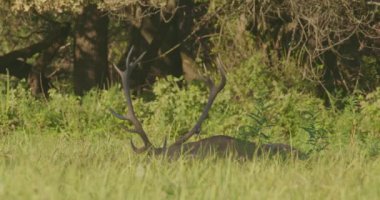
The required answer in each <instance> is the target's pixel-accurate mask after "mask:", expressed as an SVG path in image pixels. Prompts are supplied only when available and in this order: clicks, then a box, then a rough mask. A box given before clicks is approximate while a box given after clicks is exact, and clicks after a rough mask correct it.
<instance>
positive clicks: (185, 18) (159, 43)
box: [0, 0, 380, 105]
mask: <svg viewBox="0 0 380 200" xmlns="http://www.w3.org/2000/svg"><path fill="white" fill-rule="evenodd" d="M0 15H1V16H0V17H1V18H2V20H1V22H0V23H1V24H0V26H1V29H0V35H1V38H2V39H1V41H0V42H1V47H2V48H1V49H0V55H1V56H0V73H2V74H9V75H10V76H12V77H17V78H19V79H26V80H27V83H28V85H29V88H30V89H31V91H32V94H33V95H35V96H45V97H47V96H48V90H49V89H50V88H51V87H57V88H61V89H62V87H64V86H66V91H70V90H71V91H74V92H75V94H77V95H83V94H84V93H86V92H87V91H89V90H90V89H92V88H94V87H97V88H108V87H109V86H111V85H112V84H114V83H115V75H114V72H113V70H112V65H113V64H116V65H117V66H120V67H123V65H124V60H125V57H126V53H127V52H128V50H129V49H130V48H131V46H135V47H136V49H137V51H135V54H136V55H139V54H140V53H142V52H144V51H146V52H147V54H146V56H144V59H143V61H142V64H141V67H139V69H137V70H135V71H134V74H133V77H132V78H133V83H132V85H133V87H134V88H135V89H137V90H138V91H142V90H144V89H149V88H151V85H152V84H153V82H154V81H155V80H156V77H165V76H167V75H173V76H175V77H181V76H183V77H184V78H185V80H188V81H190V80H194V79H197V78H199V74H200V73H204V70H205V69H206V70H211V71H212V69H213V67H212V66H213V62H214V60H215V57H216V56H221V57H222V58H223V62H225V65H226V66H227V68H229V70H233V69H234V68H236V67H238V66H239V65H241V63H242V62H244V61H245V60H247V59H248V58H250V57H251V56H253V55H255V54H257V53H263V54H265V57H264V58H263V62H265V63H266V64H267V65H268V67H269V68H270V72H271V75H270V76H272V77H273V78H275V79H280V80H282V81H284V82H286V83H287V85H286V87H289V88H290V87H295V88H297V89H299V90H303V91H308V92H311V93H313V94H314V95H316V96H318V97H320V98H323V99H324V100H325V101H326V105H330V104H331V103H332V102H331V101H332V99H331V98H332V96H334V97H344V96H347V95H351V94H354V93H364V94H365V93H368V92H371V91H374V90H375V89H376V87H378V86H379V84H380V81H379V80H380V79H379V74H380V49H379V48H380V11H379V3H378V2H376V1H367V0H357V1H349V0H325V1H319V0H316V1H307V2H306V1H301V0H279V1H266V0H263V1H240V0H231V1H219V0H212V1H200V0H198V1H197V0H195V1H182V0H166V1H159V0H157V1H112V0H103V1H77V0H75V1H73V0H64V1H59V2H54V1H44V0H16V1H9V0H8V1H7V0H6V1H3V3H2V6H1V8H0ZM252 67H255V66H252ZM67 86H68V87H67ZM67 89H68V90H67Z"/></svg>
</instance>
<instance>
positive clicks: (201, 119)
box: [171, 57, 227, 146]
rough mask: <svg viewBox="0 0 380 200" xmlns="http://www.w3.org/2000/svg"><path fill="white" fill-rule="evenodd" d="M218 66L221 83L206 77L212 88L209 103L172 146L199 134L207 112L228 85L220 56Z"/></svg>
mask: <svg viewBox="0 0 380 200" xmlns="http://www.w3.org/2000/svg"><path fill="white" fill-rule="evenodd" d="M217 67H218V70H219V73H220V75H221V77H222V78H221V81H220V83H219V85H217V86H216V85H215V83H214V81H212V80H211V79H210V78H209V77H207V78H204V79H206V83H207V84H208V86H209V88H210V94H209V97H208V101H207V104H206V105H205V107H204V108H203V111H202V114H201V116H200V117H199V119H198V121H197V123H195V125H194V126H193V128H192V129H191V130H190V131H189V132H187V133H186V134H185V135H183V136H181V137H180V138H178V139H177V140H176V141H175V142H174V143H173V144H172V145H171V146H176V145H181V144H183V143H184V142H186V141H187V140H188V139H189V138H191V136H193V135H194V134H196V133H197V134H198V133H199V132H200V131H201V126H202V123H203V122H204V121H205V120H206V118H207V114H208V112H209V110H210V109H211V106H212V104H213V103H214V100H215V98H216V96H217V95H218V93H219V92H220V91H221V90H222V89H223V88H224V86H225V85H226V82H227V78H226V72H225V71H224V68H223V64H222V61H221V60H220V58H219V57H218V58H217Z"/></svg>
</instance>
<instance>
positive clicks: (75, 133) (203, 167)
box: [0, 56, 380, 200]
mask: <svg viewBox="0 0 380 200" xmlns="http://www.w3.org/2000/svg"><path fill="white" fill-rule="evenodd" d="M260 60H261V58H260V57H259V56H255V57H252V58H251V59H248V60H247V61H246V62H244V63H243V64H242V65H241V66H239V67H236V68H233V69H231V70H230V71H229V72H228V83H227V86H226V88H225V89H224V90H223V91H222V93H221V94H220V95H219V96H218V98H217V100H216V102H215V103H214V105H213V107H212V109H211V111H210V115H209V118H208V120H207V121H206V122H205V123H204V126H203V127H202V133H201V135H200V136H199V137H200V138H204V137H207V136H211V135H216V134H225V135H230V136H234V137H238V138H241V139H245V140H250V141H254V142H257V143H267V142H283V143H286V144H291V145H292V146H294V147H296V148H298V149H300V150H301V151H303V152H305V153H307V154H308V159H306V160H283V159H278V158H266V157H263V158H255V159H253V160H251V161H246V162H241V161H236V160H234V159H232V158H230V159H228V158H226V159H218V158H214V157H210V158H207V159H203V160H197V159H193V160H191V159H187V158H181V159H179V160H175V161H168V160H166V159H164V158H162V157H149V156H145V155H137V154H135V153H134V152H133V151H132V150H131V147H130V143H129V140H130V139H132V138H133V141H134V142H135V143H137V144H141V143H139V142H141V141H139V138H137V137H132V135H131V134H128V133H126V132H125V131H124V130H123V129H122V128H121V127H120V126H119V125H120V124H121V123H122V122H120V121H119V120H118V119H115V118H114V117H113V116H112V115H111V114H110V113H109V112H108V108H111V107H112V108H113V109H115V110H117V111H119V112H122V111H125V108H126V106H125V102H124V97H123V95H122V93H121V90H120V85H115V86H113V87H112V88H110V89H109V90H102V91H101V90H93V91H91V92H90V93H88V94H87V95H85V96H83V97H77V96H74V95H73V94H72V93H70V92H65V90H64V89H60V88H59V87H64V86H59V87H58V88H57V89H55V90H54V89H52V90H51V91H50V98H49V99H48V100H46V99H38V100H36V99H35V98H34V97H32V96H31V95H30V94H29V91H28V90H27V89H25V88H26V87H25V85H26V83H23V82H19V81H17V82H15V81H14V80H12V79H10V78H8V77H3V78H2V80H1V82H0V84H1V85H0V92H1V93H0V95H1V96H0V103H1V104H0V108H1V110H0V199H81V200H82V199H379V197H380V190H379V189H378V186H379V185H380V158H379V152H380V139H379V136H380V124H379V123H378V122H379V119H380V90H377V91H375V92H373V93H370V94H367V95H364V94H361V93H360V92H358V93H357V94H354V95H351V96H348V97H344V98H340V97H333V96H331V97H330V98H331V100H332V101H331V102H335V101H336V102H340V103H343V104H344V107H339V108H337V106H335V105H334V104H332V105H331V106H329V107H326V105H325V104H324V102H323V100H321V99H319V98H317V97H315V96H314V95H313V92H312V91H310V88H311V86H310V87H309V86H308V85H307V84H305V83H304V82H302V81H298V82H297V81H293V82H292V81H291V80H281V79H276V78H273V77H275V76H273V73H274V72H273V71H271V69H270V68H268V67H267V66H266V65H265V64H263V63H262V62H260ZM253 66H254V67H253ZM252 69H253V70H252ZM215 77H217V76H215ZM295 80H300V79H295ZM180 82H183V80H182V79H177V78H172V77H169V78H167V79H165V80H164V79H162V80H158V81H157V83H156V84H155V85H154V87H153V92H152V93H151V94H146V95H141V96H139V97H135V98H134V104H135V108H136V112H137V115H138V116H139V118H140V119H142V121H143V124H144V128H145V130H146V131H147V133H148V135H149V136H150V138H151V139H152V140H153V143H154V144H156V145H159V144H161V143H162V141H163V139H164V138H165V136H168V137H169V142H170V141H173V140H174V138H176V137H178V135H179V134H181V133H184V132H186V131H187V130H188V129H189V128H190V127H191V126H192V124H193V123H195V120H196V119H197V117H198V115H199V113H200V111H201V109H202V106H203V104H204V103H205V101H206V100H207V94H208V91H207V87H206V86H204V84H203V83H201V82H194V83H191V84H189V85H186V86H184V87H180V86H179V85H181V84H178V83H180ZM289 83H291V84H292V87H288V85H289ZM62 85H64V84H62ZM196 139H197V138H194V139H193V140H196Z"/></svg>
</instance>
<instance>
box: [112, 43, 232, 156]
mask: <svg viewBox="0 0 380 200" xmlns="http://www.w3.org/2000/svg"><path fill="white" fill-rule="evenodd" d="M132 52H133V46H132V47H131V49H130V51H129V52H128V55H127V58H126V63H125V65H126V69H125V70H121V69H119V68H118V67H117V66H115V65H114V68H115V69H116V71H117V72H118V74H119V75H120V77H121V81H122V85H123V90H124V95H125V99H126V102H127V109H128V111H127V114H125V115H121V114H118V113H116V112H115V111H114V110H113V109H110V111H111V113H112V114H113V115H114V116H115V117H117V118H119V119H121V120H125V121H129V122H130V123H132V125H133V127H134V128H133V129H129V128H127V127H125V126H123V127H124V129H125V130H126V131H128V132H130V133H134V134H137V135H139V136H140V138H141V139H142V141H143V146H142V147H140V148H138V147H136V146H135V145H134V143H133V141H132V140H131V146H132V149H133V151H134V152H136V153H143V152H147V153H148V154H162V153H165V152H167V150H168V149H173V148H174V147H179V146H181V145H183V144H184V143H185V142H186V141H187V140H188V139H190V138H191V137H192V136H193V135H194V134H199V132H200V131H201V126H202V123H203V122H204V121H205V120H206V118H207V115H208V112H209V110H210V109H211V106H212V104H213V103H214V100H215V98H216V96H217V95H218V93H219V92H220V91H221V90H222V89H223V88H224V86H225V85H226V73H225V71H224V69H223V66H222V62H221V61H220V59H217V67H218V70H219V73H220V75H221V81H220V83H219V84H218V85H215V83H214V82H213V81H212V80H211V79H210V78H208V77H207V78H206V77H203V79H204V80H205V82H206V83H207V84H208V86H209V89H210V94H209V97H208V101H207V104H206V105H205V106H204V108H203V111H202V113H201V115H200V117H199V119H198V120H197V122H196V123H195V125H194V126H193V127H192V128H191V129H190V130H189V131H188V132H187V133H186V134H184V135H182V136H181V137H179V138H178V139H177V140H176V141H175V142H174V143H173V144H171V145H170V146H169V147H167V142H166V139H165V140H164V144H163V146H162V147H154V145H153V144H152V142H151V141H150V140H149V137H148V136H147V134H146V132H145V131H144V129H143V127H142V124H141V122H140V121H139V120H138V119H137V117H136V114H135V111H134V108H133V104H132V100H131V94H130V86H129V78H130V75H131V72H132V71H133V69H134V68H135V67H136V66H137V65H138V64H139V63H140V61H141V59H142V58H143V57H144V55H145V52H144V53H142V54H141V55H140V56H139V57H138V58H137V59H135V60H134V61H131V55H132ZM176 149H178V148H176Z"/></svg>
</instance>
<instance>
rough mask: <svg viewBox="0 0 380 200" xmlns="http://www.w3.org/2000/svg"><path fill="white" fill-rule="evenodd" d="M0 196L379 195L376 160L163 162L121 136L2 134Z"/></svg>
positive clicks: (349, 156) (344, 155) (352, 154)
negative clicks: (133, 149) (134, 148)
mask: <svg viewBox="0 0 380 200" xmlns="http://www.w3.org/2000/svg"><path fill="white" fill-rule="evenodd" d="M0 141H1V144H0V145H1V161H0V199H377V198H378V197H379V196H380V191H379V190H378V185H379V184H380V159H370V158H367V157H365V156H364V155H362V154H361V152H360V151H341V152H327V153H326V154H325V155H323V156H314V157H312V158H310V159H309V160H306V161H299V160H296V161H289V160H288V161H281V160H276V159H274V160H268V159H254V160H252V161H248V162H238V161H236V160H233V159H211V158H210V159H206V160H186V159H180V160H177V161H170V162H169V161H167V160H165V159H162V158H159V157H146V156H144V155H136V154H134V153H132V152H131V151H130V148H129V146H128V145H126V144H127V143H126V142H125V141H123V140H119V139H112V138H109V139H102V138H93V137H91V138H82V139H70V138H65V137H59V136H46V135H39V134H36V135H23V134H17V135H13V136H4V137H2V138H1V140H0Z"/></svg>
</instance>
